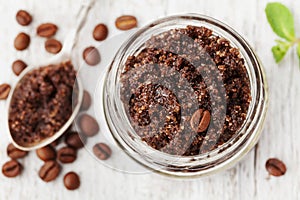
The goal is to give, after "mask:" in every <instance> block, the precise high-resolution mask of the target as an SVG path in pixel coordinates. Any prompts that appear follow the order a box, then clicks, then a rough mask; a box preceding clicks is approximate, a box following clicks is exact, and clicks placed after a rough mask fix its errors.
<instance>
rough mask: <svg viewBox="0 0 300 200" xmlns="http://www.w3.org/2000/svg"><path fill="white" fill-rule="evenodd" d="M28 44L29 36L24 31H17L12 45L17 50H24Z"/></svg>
mask: <svg viewBox="0 0 300 200" xmlns="http://www.w3.org/2000/svg"><path fill="white" fill-rule="evenodd" d="M29 44H30V37H29V35H27V34H26V33H23V32H22V33H19V34H18V35H17V37H16V38H15V41H14V46H15V48H16V49H17V50H20V51H22V50H24V49H26V48H27V47H28V46H29Z"/></svg>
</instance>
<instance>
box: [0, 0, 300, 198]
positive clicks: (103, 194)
mask: <svg viewBox="0 0 300 200" xmlns="http://www.w3.org/2000/svg"><path fill="white" fill-rule="evenodd" d="M80 2H81V1H80V0H64V1H61V0H51V1H39V0H26V1H20V0H9V1H8V0H0V5H1V6H0V83H3V82H8V83H13V82H14V81H15V80H16V77H15V76H14V74H13V73H12V71H11V63H12V62H13V61H14V60H15V59H16V58H21V59H24V60H25V61H26V62H27V63H28V64H31V65H34V64H35V63H38V62H39V61H40V60H43V59H47V58H49V57H51V55H49V54H48V53H46V52H45V50H44V47H43V45H41V44H43V42H44V40H43V39H42V38H32V43H31V46H30V48H29V50H26V51H24V52H17V51H16V50H15V49H14V47H13V40H14V37H15V36H16V34H17V33H18V32H19V31H25V32H28V33H29V34H30V35H31V36H34V35H35V28H36V27H37V25H38V24H40V23H42V22H47V21H50V22H54V23H56V24H58V26H59V27H60V29H59V31H58V33H57V35H56V38H57V39H59V40H61V41H64V40H65V36H66V34H67V32H68V30H69V29H70V28H71V27H72V26H73V25H74V22H75V20H76V18H75V16H76V12H77V11H78V8H79V6H80ZM266 3H267V0H248V1H241V0H222V1H220V0H209V1H204V0H151V1H146V0H99V1H97V2H96V4H95V6H94V7H93V8H92V9H91V11H90V13H89V16H88V20H87V23H86V25H85V26H84V27H83V29H82V31H81V33H80V40H79V41H78V44H77V48H76V49H75V51H74V54H73V57H74V58H76V57H77V58H80V57H81V52H82V50H83V49H84V48H85V47H86V46H88V45H95V46H97V45H99V42H96V41H94V40H93V39H92V35H91V32H92V30H93V28H94V26H95V25H96V24H97V23H100V22H104V23H106V24H107V25H108V26H109V31H110V33H109V37H113V36H114V35H117V34H119V33H120V31H118V30H117V29H116V28H115V27H114V20H115V19H116V17H118V16H120V15H122V14H132V15H135V16H136V17H137V18H138V20H139V26H143V25H145V24H146V23H148V22H150V21H152V20H154V19H157V18H159V17H163V16H166V15H171V14H175V13H190V12H195V13H201V14H207V15H209V16H212V17H215V18H217V19H219V20H222V21H224V22H225V23H227V24H229V25H231V26H232V27H233V28H235V29H236V30H237V31H238V32H240V33H241V34H242V35H244V36H245V38H247V39H248V41H249V42H250V44H251V45H252V46H253V47H254V49H255V50H256V51H257V53H258V55H259V57H260V58H261V60H262V63H263V64H264V66H265V69H266V73H267V78H268V82H269V90H270V105H269V110H268V117H267V121H266V125H265V129H264V131H263V134H262V137H261V139H260V141H259V144H258V146H257V147H256V148H255V150H252V151H251V152H250V153H249V154H248V155H247V156H246V157H245V158H244V159H243V160H242V161H241V162H240V163H239V164H238V165H236V166H235V167H234V168H232V169H230V170H228V171H225V172H222V173H220V174H216V175H213V176H210V177H205V178H201V179H194V180H174V179H169V178H166V177H162V176H160V175H156V174H154V173H147V174H143V175H133V174H127V173H121V172H117V171H114V170H111V169H110V168H107V167H105V166H103V165H100V164H99V163H97V162H95V161H94V159H93V158H92V157H91V156H89V154H88V153H87V152H86V151H85V150H82V151H80V152H79V155H78V160H77V161H76V162H75V163H74V164H70V165H65V166H64V169H63V172H62V174H61V175H60V177H58V179H57V180H56V181H54V182H51V183H48V184H46V183H44V182H43V181H41V180H40V179H39V178H38V175H37V173H38V170H39V168H40V166H41V165H42V162H41V161H40V160H38V158H37V157H36V156H35V153H34V152H32V153H31V154H30V155H29V157H28V158H26V159H24V160H22V161H21V162H22V164H23V165H24V166H25V170H24V172H23V174H22V175H21V176H20V177H18V178H15V179H8V178H6V177H4V176H3V175H2V174H1V173H0V200H6V199H72V200H75V199H108V200H113V199H118V200H119V199H143V200H150V199H162V200H165V199H172V200H175V199H189V200H192V199H197V200H199V199H222V200H227V199H228V200H235V199H263V200H266V199H271V200H276V199H285V200H296V199H300V170H299V165H300V154H299V151H300V145H299V144H300V112H299V111H300V104H299V100H300V70H299V67H298V66H299V63H298V59H297V56H296V55H295V54H294V52H289V53H288V54H289V55H287V57H286V58H285V59H284V61H283V62H282V63H281V64H280V65H279V66H277V65H276V64H275V62H274V60H273V58H272V54H271V52H270V49H271V47H272V45H273V44H274V39H275V38H276V36H275V35H274V34H273V32H272V30H271V28H270V27H269V25H268V23H267V20H266V17H265V14H264V8H265V6H266ZM284 3H285V4H286V5H287V6H288V7H290V8H292V10H293V12H294V15H295V21H296V24H297V26H296V30H297V32H298V34H299V35H300V11H299V8H300V1H293V0H285V1H284ZM296 8H298V9H296ZM19 9H26V10H28V11H29V12H30V13H31V14H32V15H33V17H34V20H33V23H32V24H31V26H29V27H21V26H20V25H18V24H17V23H16V21H15V14H16V12H17V11H18V10H19ZM5 112H6V111H5V102H4V101H2V102H0V164H1V165H2V164H3V163H4V162H6V161H7V160H8V157H7V155H6V146H7V144H8V133H7V132H6V131H5V130H4V125H3V124H4V117H3V115H4V114H5ZM269 157H278V158H280V159H282V160H283V161H284V162H285V163H286V165H287V168H288V170H287V173H286V175H284V176H283V177H279V178H274V177H271V178H270V179H268V174H267V172H266V170H265V167H264V165H265V162H266V160H267V159H268V158H269ZM112 159H113V158H112ZM69 170H74V171H76V172H78V173H79V174H80V177H81V183H82V184H81V187H80V189H78V190H76V191H72V192H71V191H68V190H66V189H65V188H64V186H63V182H62V178H63V174H65V173H66V172H67V171H69Z"/></svg>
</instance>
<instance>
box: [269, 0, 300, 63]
mask: <svg viewBox="0 0 300 200" xmlns="http://www.w3.org/2000/svg"><path fill="white" fill-rule="evenodd" d="M265 12H266V16H267V19H268V22H269V24H270V25H271V27H272V30H273V31H274V32H275V33H276V34H277V35H278V36H279V37H281V38H282V39H283V40H275V41H276V43H277V45H275V46H273V47H272V53H273V56H274V58H275V61H276V63H279V62H280V61H281V60H282V59H283V58H284V56H285V55H286V53H287V52H288V50H289V49H290V48H291V47H292V46H294V45H295V44H298V46H297V55H298V57H299V60H300V40H299V39H297V38H296V36H295V26H294V17H293V14H292V12H291V11H290V10H289V9H288V8H287V7H286V6H285V5H283V4H281V3H278V2H273V3H268V4H267V6H266V9H265Z"/></svg>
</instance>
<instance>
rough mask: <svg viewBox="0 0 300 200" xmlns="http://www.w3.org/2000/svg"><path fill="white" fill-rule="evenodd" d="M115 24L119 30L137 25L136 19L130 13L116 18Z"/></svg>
mask: <svg viewBox="0 0 300 200" xmlns="http://www.w3.org/2000/svg"><path fill="white" fill-rule="evenodd" d="M115 25H116V27H117V28H118V29H120V30H129V29H132V28H134V27H136V26H137V19H136V17H134V16H131V15H123V16H121V17H118V18H117V19H116V21H115Z"/></svg>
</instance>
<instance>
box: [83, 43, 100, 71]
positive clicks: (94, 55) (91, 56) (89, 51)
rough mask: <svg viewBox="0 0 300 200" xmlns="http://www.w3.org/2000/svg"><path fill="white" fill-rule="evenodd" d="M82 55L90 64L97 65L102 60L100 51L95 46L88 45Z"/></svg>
mask: <svg viewBox="0 0 300 200" xmlns="http://www.w3.org/2000/svg"><path fill="white" fill-rule="evenodd" d="M82 56H83V59H84V60H85V62H86V63H87V64H88V65H91V66H95V65H97V64H98V63H99V62H100V53H99V51H98V49H96V48H95V47H92V46H91V47H87V48H86V49H85V50H84V51H83V54H82Z"/></svg>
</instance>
